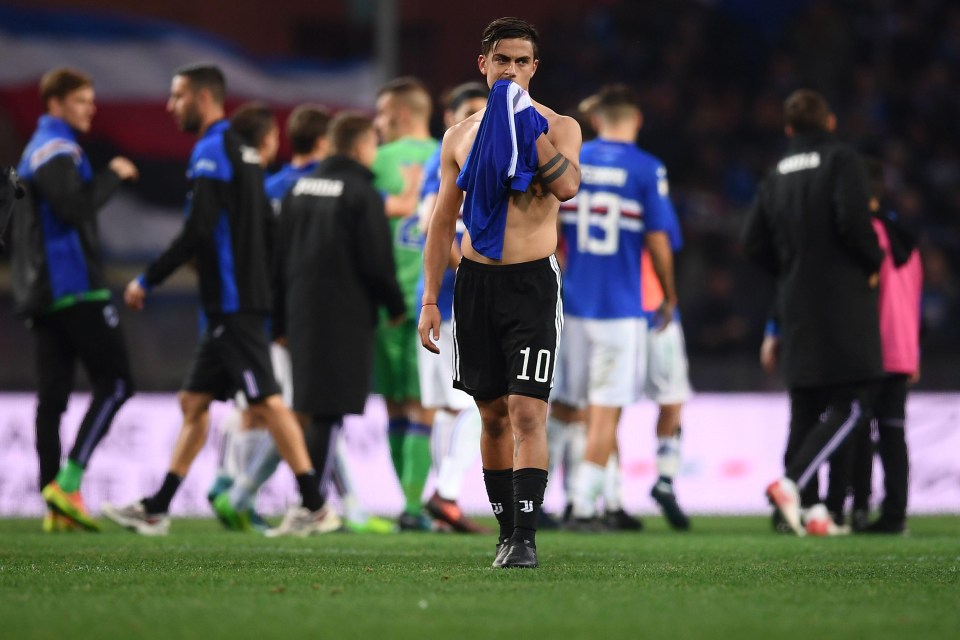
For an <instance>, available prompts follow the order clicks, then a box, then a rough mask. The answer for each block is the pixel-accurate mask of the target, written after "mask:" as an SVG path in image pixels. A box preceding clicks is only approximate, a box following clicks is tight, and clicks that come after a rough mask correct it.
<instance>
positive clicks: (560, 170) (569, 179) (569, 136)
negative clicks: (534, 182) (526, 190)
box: [537, 116, 583, 202]
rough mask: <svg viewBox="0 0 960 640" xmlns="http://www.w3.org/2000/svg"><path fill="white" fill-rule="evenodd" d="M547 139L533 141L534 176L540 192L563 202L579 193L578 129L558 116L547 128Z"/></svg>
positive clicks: (571, 122) (579, 138) (566, 119)
mask: <svg viewBox="0 0 960 640" xmlns="http://www.w3.org/2000/svg"><path fill="white" fill-rule="evenodd" d="M550 131H551V134H552V135H551V137H552V139H553V140H552V141H551V138H550V137H547V134H543V135H541V136H540V137H538V138H537V155H538V156H539V168H538V169H537V175H538V176H539V179H540V184H541V185H542V186H543V188H544V189H545V190H547V191H549V192H550V193H552V194H553V195H554V196H555V197H556V198H557V199H558V200H560V201H561V202H565V201H567V200H569V199H570V198H572V197H573V196H575V195H577V191H578V190H579V189H580V145H581V143H582V142H583V137H582V135H581V133H580V125H579V124H577V121H576V120H574V119H573V118H568V117H566V116H561V117H559V118H558V119H557V121H556V122H555V123H553V124H552V125H551V129H550Z"/></svg>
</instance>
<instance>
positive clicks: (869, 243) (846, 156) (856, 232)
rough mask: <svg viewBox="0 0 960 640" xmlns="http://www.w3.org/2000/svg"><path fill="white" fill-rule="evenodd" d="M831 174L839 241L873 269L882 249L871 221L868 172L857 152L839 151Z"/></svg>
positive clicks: (857, 259)
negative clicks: (833, 177)
mask: <svg viewBox="0 0 960 640" xmlns="http://www.w3.org/2000/svg"><path fill="white" fill-rule="evenodd" d="M834 176H835V181H834V187H833V189H834V190H833V204H834V211H835V212H836V213H835V216H836V217H835V221H836V225H837V233H838V234H839V236H840V241H841V242H842V243H843V245H844V246H845V247H846V248H847V249H848V250H849V251H850V252H851V253H852V254H853V257H854V258H855V259H856V261H857V262H859V263H860V264H861V265H862V266H863V268H864V269H865V270H866V272H867V273H874V272H875V271H877V270H878V269H880V263H881V262H883V251H882V250H881V249H880V243H879V242H878V241H877V234H876V233H875V232H874V230H873V224H872V223H871V222H870V191H869V188H868V186H867V185H868V183H867V174H866V171H865V170H864V168H863V162H862V161H861V159H860V157H859V156H858V155H857V154H856V152H854V151H853V150H842V151H840V152H838V154H837V157H836V159H835V162H834Z"/></svg>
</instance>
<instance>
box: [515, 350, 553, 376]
mask: <svg viewBox="0 0 960 640" xmlns="http://www.w3.org/2000/svg"><path fill="white" fill-rule="evenodd" d="M520 353H522V354H523V369H522V370H521V371H520V375H518V376H517V380H529V379H530V376H529V375H527V369H528V368H529V365H530V347H526V348H524V349H520ZM551 357H553V354H551V353H550V352H549V351H547V350H546V349H540V351H538V352H537V364H536V366H535V367H534V368H533V379H534V380H536V381H537V382H546V381H547V379H548V377H549V374H550V358H551ZM541 370H542V371H541Z"/></svg>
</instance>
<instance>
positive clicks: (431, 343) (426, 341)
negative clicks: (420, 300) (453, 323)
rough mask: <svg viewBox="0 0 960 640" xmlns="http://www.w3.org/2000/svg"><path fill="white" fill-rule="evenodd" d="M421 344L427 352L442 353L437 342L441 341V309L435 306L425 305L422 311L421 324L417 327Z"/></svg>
mask: <svg viewBox="0 0 960 640" xmlns="http://www.w3.org/2000/svg"><path fill="white" fill-rule="evenodd" d="M417 332H418V333H419V334H420V344H422V345H423V348H424V349H426V350H427V351H431V352H433V353H440V347H438V346H437V343H436V341H437V340H439V339H440V309H439V308H438V307H437V305H435V304H427V305H423V307H422V308H421V309H420V322H419V324H418V325H417Z"/></svg>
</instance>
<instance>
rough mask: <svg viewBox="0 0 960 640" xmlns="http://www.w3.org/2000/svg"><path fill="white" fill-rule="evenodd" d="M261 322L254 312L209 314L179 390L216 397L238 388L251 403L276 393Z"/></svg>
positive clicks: (225, 396) (226, 397) (222, 397)
mask: <svg viewBox="0 0 960 640" xmlns="http://www.w3.org/2000/svg"><path fill="white" fill-rule="evenodd" d="M264 322H265V316H263V315H260V314H256V313H231V314H225V315H211V316H210V317H209V318H208V322H207V329H206V331H205V332H204V334H203V336H202V337H201V338H200V344H199V345H198V346H197V351H196V353H195V354H194V356H193V363H192V364H191V366H190V373H189V374H188V375H187V380H186V382H184V384H183V390H184V391H193V392H197V393H210V394H213V396H214V398H216V399H217V400H229V399H230V398H233V396H234V395H235V394H236V392H237V391H241V392H243V394H244V395H245V396H246V397H247V400H248V401H249V402H251V403H255V402H258V401H260V400H262V399H264V398H267V397H269V396H272V395H274V394H277V393H280V388H279V387H278V386H277V380H276V378H274V375H273V365H272V364H271V363H270V342H269V340H268V339H267V332H266V331H265V330H264V326H265V324H264Z"/></svg>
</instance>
